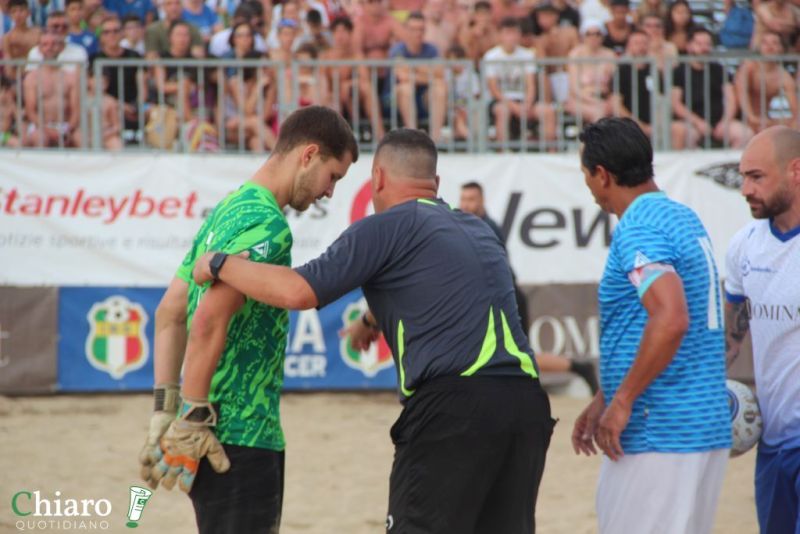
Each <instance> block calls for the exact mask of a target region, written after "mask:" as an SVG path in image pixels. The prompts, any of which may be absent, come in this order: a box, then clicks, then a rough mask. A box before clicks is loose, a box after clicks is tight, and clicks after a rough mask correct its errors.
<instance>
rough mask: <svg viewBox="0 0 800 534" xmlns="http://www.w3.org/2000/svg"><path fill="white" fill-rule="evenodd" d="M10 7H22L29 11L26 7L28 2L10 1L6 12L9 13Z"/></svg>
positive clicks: (24, 0)
mask: <svg viewBox="0 0 800 534" xmlns="http://www.w3.org/2000/svg"><path fill="white" fill-rule="evenodd" d="M12 7H24V8H25V9H27V10H28V11H30V9H31V7H30V6H29V5H28V0H11V1H10V2H9V3H8V10H9V11H11V8H12Z"/></svg>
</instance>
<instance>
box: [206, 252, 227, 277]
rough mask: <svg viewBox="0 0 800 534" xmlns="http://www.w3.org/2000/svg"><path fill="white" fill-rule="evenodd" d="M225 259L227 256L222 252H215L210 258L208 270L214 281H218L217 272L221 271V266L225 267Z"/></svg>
mask: <svg viewBox="0 0 800 534" xmlns="http://www.w3.org/2000/svg"><path fill="white" fill-rule="evenodd" d="M227 259H228V255H227V254H225V253H224V252H217V253H216V254H214V256H213V257H212V258H211V261H210V262H209V264H208V268H209V269H210V270H211V276H213V277H214V280H219V270H220V269H222V266H223V265H225V260H227Z"/></svg>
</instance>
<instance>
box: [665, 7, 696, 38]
mask: <svg viewBox="0 0 800 534" xmlns="http://www.w3.org/2000/svg"><path fill="white" fill-rule="evenodd" d="M679 5H683V6H686V9H688V10H689V22H687V23H686V32H687V33H689V32H691V31H692V29H693V28H694V27H695V23H694V14H693V13H692V6H690V5H689V2H687V1H686V0H675V1H674V2H672V3H671V4H670V5H669V9H667V16H666V17H665V18H664V36H665V37H666V38H667V39H669V38H670V37H671V36H672V34H673V33H675V32H676V31H678V28H676V27H675V23H674V22H672V12H673V11H675V8H676V7H677V6H679Z"/></svg>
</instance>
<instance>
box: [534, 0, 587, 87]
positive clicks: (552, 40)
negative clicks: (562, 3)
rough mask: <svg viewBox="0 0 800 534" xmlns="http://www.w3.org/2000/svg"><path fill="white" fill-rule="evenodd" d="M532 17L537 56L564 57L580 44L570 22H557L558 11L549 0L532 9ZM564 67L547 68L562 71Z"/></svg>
mask: <svg viewBox="0 0 800 534" xmlns="http://www.w3.org/2000/svg"><path fill="white" fill-rule="evenodd" d="M533 17H534V20H535V21H536V27H537V28H538V29H539V35H538V37H537V38H536V55H537V56H538V57H548V58H565V57H567V56H568V55H569V53H570V51H571V50H572V49H573V48H575V47H576V46H578V44H580V38H579V37H578V30H577V28H576V27H575V26H573V25H572V24H559V12H558V9H557V8H556V6H555V5H553V4H552V3H551V2H547V1H545V2H543V3H542V4H540V5H539V6H538V7H537V8H536V9H535V10H534V11H533ZM563 70H564V67H552V68H548V71H549V72H554V71H563Z"/></svg>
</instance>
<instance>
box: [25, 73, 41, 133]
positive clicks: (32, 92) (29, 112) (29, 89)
mask: <svg viewBox="0 0 800 534" xmlns="http://www.w3.org/2000/svg"><path fill="white" fill-rule="evenodd" d="M37 78H38V75H37V73H35V72H31V73H29V74H28V75H27V76H26V77H25V81H24V82H23V89H22V93H23V96H24V98H25V118H26V119H27V120H28V122H32V123H33V124H36V125H38V126H41V125H40V124H39V114H38V113H36V110H37V107H36V103H37V102H36V79H37Z"/></svg>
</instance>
